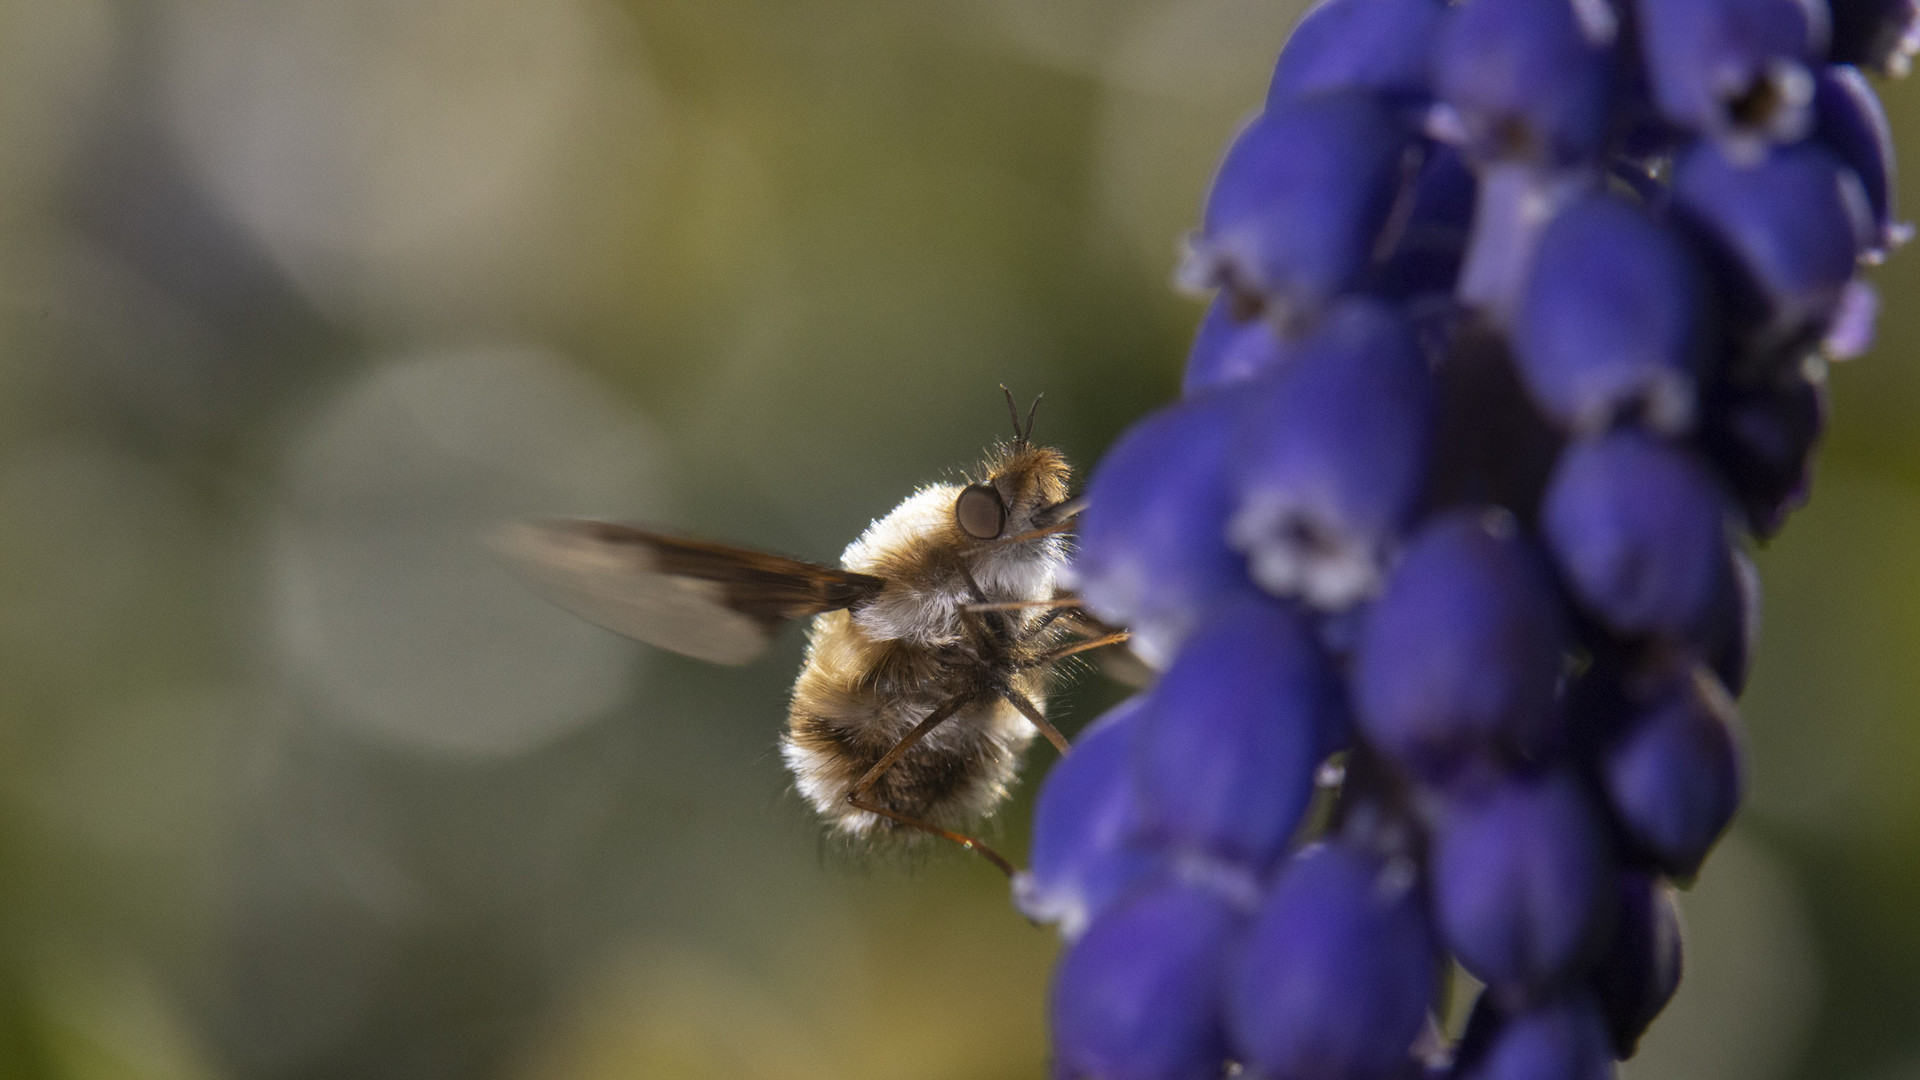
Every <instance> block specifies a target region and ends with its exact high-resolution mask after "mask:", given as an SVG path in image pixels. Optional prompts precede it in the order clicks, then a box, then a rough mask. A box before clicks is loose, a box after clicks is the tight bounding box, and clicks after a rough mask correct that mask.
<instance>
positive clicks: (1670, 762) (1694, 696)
mask: <svg viewBox="0 0 1920 1080" xmlns="http://www.w3.org/2000/svg"><path fill="white" fill-rule="evenodd" d="M1735 719H1736V718H1735V715H1734V707H1733V699H1732V698H1731V697H1729V696H1728V695H1727V691H1726V689H1725V688H1724V687H1722V686H1721V685H1720V683H1719V680H1717V679H1715V678H1714V677H1713V676H1712V675H1711V674H1709V673H1707V672H1705V671H1700V672H1696V673H1694V674H1693V675H1692V677H1689V678H1682V679H1680V680H1678V681H1677V683H1676V684H1675V685H1673V686H1671V687H1669V688H1667V690H1666V691H1665V693H1664V694H1662V695H1661V697H1660V699H1659V700H1657V701H1656V702H1655V703H1654V704H1653V705H1652V706H1651V707H1650V708H1648V709H1647V710H1646V711H1645V712H1644V713H1643V714H1642V715H1639V716H1636V717H1634V718H1633V719H1632V720H1631V721H1630V722H1629V726H1628V728H1627V730H1626V731H1625V732H1624V733H1622V734H1621V736H1620V737H1619V738H1618V739H1617V740H1615V741H1614V743H1613V745H1611V746H1609V747H1608V748H1607V750H1606V751H1605V756H1604V758H1603V759H1602V762H1601V773H1602V776H1603V778H1604V780H1605V783H1606V789H1607V799H1608V801H1609V802H1610V803H1611V804H1612V806H1613V812H1614V814H1615V816H1616V817H1618V818H1619V820H1620V823H1621V825H1622V826H1623V827H1624V830H1625V832H1626V833H1627V835H1628V836H1629V837H1631V838H1632V839H1633V841H1634V842H1635V843H1637V844H1639V845H1640V846H1641V847H1642V848H1644V849H1645V850H1646V851H1647V852H1648V853H1649V854H1651V855H1652V857H1653V859H1654V861H1655V862H1656V863H1657V864H1658V865H1659V866H1660V867H1661V868H1662V869H1664V870H1666V871H1668V872H1669V873H1672V874H1674V875H1677V876H1679V877H1692V876H1693V874H1694V873H1695V872H1696V871H1698V870H1699V869H1700V863H1701V861H1702V860H1704V859H1705V858H1706V857H1707V852H1708V851H1709V850H1710V849H1712V847H1713V844H1714V841H1716V840H1718V839H1720V834H1721V833H1722V832H1724V831H1725V830H1726V827H1727V823H1728V822H1730V821H1732V820H1733V812H1734V810H1735V809H1737V808H1738V807H1739V805H1740V794H1741V788H1742V786H1743V784H1742V775H1741V773H1742V770H1741V766H1740V746H1739V736H1738V735H1737V734H1736V732H1735V730H1734V724H1735Z"/></svg>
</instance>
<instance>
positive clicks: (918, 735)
mask: <svg viewBox="0 0 1920 1080" xmlns="http://www.w3.org/2000/svg"><path fill="white" fill-rule="evenodd" d="M967 701H968V696H967V695H964V694H962V695H956V696H955V697H954V698H953V699H952V700H951V701H948V702H947V703H946V704H944V705H942V706H940V707H939V708H937V709H935V710H933V711H932V712H930V713H928V714H927V718H926V719H925V720H922V721H920V722H919V723H918V724H915V725H914V728H913V730H912V731H909V732H907V733H906V734H905V735H902V736H901V737H900V741H899V742H897V743H894V744H893V748H892V749H890V750H888V751H887V752H886V753H885V754H882V755H881V756H880V760H879V761H876V762H874V763H873V767H872V768H870V769H868V770H867V771H866V773H865V774H863V775H862V776H861V777H860V779H858V780H856V781H854V784H853V787H852V788H851V789H850V790H848V792H847V805H848V806H851V807H853V808H854V809H856V810H864V811H866V812H867V813H869V814H877V815H879V816H880V817H883V818H886V819H887V820H889V821H892V822H895V823H896V824H900V825H905V826H906V827H907V828H910V829H918V830H919V831H921V832H923V833H927V834H929V835H932V836H937V837H939V838H940V839H942V840H948V841H951V842H953V843H955V844H958V845H960V846H961V847H963V848H966V849H967V850H968V851H972V852H975V853H976V854H978V855H979V856H980V857H981V858H983V859H985V860H987V861H988V862H990V863H992V864H993V865H994V866H996V867H998V868H999V870H1000V872H1001V873H1003V874H1005V875H1007V876H1008V877H1012V876H1013V864H1012V863H1010V862H1008V861H1007V860H1006V859H1005V858H1003V857H1002V856H1001V855H1000V853H999V852H997V851H995V850H993V849H992V848H990V847H988V846H987V845H986V844H985V843H983V842H981V841H980V840H979V839H977V838H975V837H972V836H968V835H966V834H965V833H958V832H954V831H953V830H951V829H943V828H941V827H940V826H938V825H935V824H933V823H932V822H930V821H923V820H921V819H919V818H916V817H913V816H912V815H909V814H903V813H901V812H899V811H898V810H893V809H890V808H888V807H885V806H882V805H880V804H879V803H878V802H876V801H875V800H874V799H873V797H872V796H873V789H874V788H875V787H876V786H878V785H879V783H880V778H881V777H883V776H885V775H887V771H888V770H889V769H892V768H893V767H894V766H895V765H897V764H899V763H900V759H901V758H903V757H906V756H907V752H908V751H910V750H912V749H913V748H914V746H915V745H916V744H918V743H919V742H920V740H921V739H924V738H926V737H927V733H928V732H930V731H932V730H933V729H934V728H937V727H939V726H940V725H941V724H943V723H945V722H946V721H947V720H948V719H950V718H951V717H952V716H953V714H954V713H956V712H959V711H960V706H962V705H964V704H966V703H967Z"/></svg>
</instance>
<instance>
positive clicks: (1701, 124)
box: [1635, 0, 1827, 152]
mask: <svg viewBox="0 0 1920 1080" xmlns="http://www.w3.org/2000/svg"><path fill="white" fill-rule="evenodd" d="M1635 7H1636V9H1637V11H1638V13H1639V16H1640V19H1639V22H1640V46H1641V51H1642V54H1643V56H1644V58H1645V64H1646V71H1647V78H1648V81H1649V82H1650V84H1651V86H1652V89H1653V97H1654V102H1655V104H1657V105H1658V106H1659V108H1660V111H1661V112H1662V113H1663V114H1664V115H1665V116H1666V117H1667V119H1669V120H1671V121H1672V122H1674V123H1675V124H1678V125H1680V126H1681V127H1683V128H1687V129H1689V130H1692V131H1695V132H1700V133H1703V134H1708V135H1713V136H1716V137H1718V138H1720V139H1721V140H1723V141H1726V142H1728V143H1729V144H1730V145H1734V146H1736V147H1742V146H1744V147H1754V146H1758V145H1761V144H1764V143H1790V142H1793V141H1794V140H1796V139H1799V138H1800V137H1801V136H1802V135H1804V134H1806V131H1807V127H1808V124H1809V123H1810V121H1811V119H1812V114H1811V104H1812V98H1813V77H1812V71H1811V69H1812V67H1813V65H1814V64H1815V63H1817V62H1818V60H1819V58H1820V53H1821V51H1822V50H1823V49H1824V48H1825V46H1826V36H1827V20H1826V11H1825V8H1826V5H1825V4H1822V3H1818V2H1817V0H1638V3H1637V4H1636V5H1635ZM1740 152H1752V151H1751V150H1750V149H1742V150H1741V151H1740Z"/></svg>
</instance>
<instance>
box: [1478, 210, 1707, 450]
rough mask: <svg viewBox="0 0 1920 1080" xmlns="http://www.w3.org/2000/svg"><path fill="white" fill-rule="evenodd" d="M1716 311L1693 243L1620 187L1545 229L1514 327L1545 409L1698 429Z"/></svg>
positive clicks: (1605, 421)
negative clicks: (1700, 384)
mask: <svg viewBox="0 0 1920 1080" xmlns="http://www.w3.org/2000/svg"><path fill="white" fill-rule="evenodd" d="M1716 315H1717V313H1716V312H1715V311H1714V308H1713V295H1712V293H1711V291H1710V290H1709V289H1708V286H1707V282H1706V275H1705V272H1704V271H1703V270H1702V269H1701V267H1700V263H1699V260H1698V259H1697V258H1696V257H1695V256H1694V254H1693V252H1692V251H1691V250H1689V249H1688V248H1687V246H1686V244H1685V243H1684V242H1683V241H1682V240H1681V239H1680V238H1679V237H1678V236H1675V235H1674V234H1673V233H1672V232H1671V231H1670V230H1668V229H1665V228H1663V227H1661V226H1660V225H1659V224H1658V223H1657V222H1655V221H1653V220H1652V219H1651V218H1650V217H1648V215H1647V213H1646V211H1645V210H1644V209H1642V208H1639V207H1636V206H1634V205H1633V204H1631V203H1629V202H1627V201H1626V200H1625V199H1621V198H1619V197H1616V196H1610V195H1600V194H1595V195H1589V196H1586V197H1584V198H1582V199H1580V200H1578V201H1577V202H1574V203H1573V204H1572V205H1570V206H1568V207H1567V208H1566V209H1565V210H1563V211H1561V213H1560V215H1559V216H1558V217H1556V218H1555V219H1554V221H1553V223H1552V224H1551V225H1549V226H1547V229H1546V231H1545V232H1544V233H1543V234H1542V235H1541V237H1540V246H1539V250H1538V252H1537V253H1536V254H1535V256H1534V260H1533V268H1532V272H1531V274H1530V275H1529V278H1528V281H1527V285H1526V288H1525V292H1524V293H1523V296H1522V299H1521V304H1520V310H1519V317H1518V319H1517V320H1516V322H1515V326H1514V344H1515V346H1516V349H1515V352H1516V355H1517V357H1518V359H1519V361H1520V371H1521V373H1522V374H1523V375H1524V376H1525V377H1526V380H1527V388H1528V390H1529V391H1530V392H1531V393H1532V395H1533V399H1534V401H1535V402H1536V403H1538V404H1539V406H1540V408H1541V409H1542V410H1543V411H1545V412H1547V413H1548V414H1550V415H1551V416H1552V417H1553V418H1554V419H1556V420H1558V421H1559V422H1560V423H1561V424H1562V425H1564V426H1565V427H1567V428H1568V429H1570V430H1572V431H1576V432H1583V433H1584V432H1594V431H1604V430H1606V429H1607V428H1608V427H1611V426H1612V425H1613V424H1614V422H1615V421H1616V420H1619V419H1622V418H1626V419H1632V420H1635V421H1638V422H1639V423H1641V424H1643V425H1645V426H1646V427H1647V428H1649V429H1651V430H1654V431H1658V432H1661V433H1663V434H1671V435H1678V434H1684V433H1685V432H1686V431H1688V430H1689V429H1691V428H1692V426H1693V420H1694V408H1695V400H1696V398H1697V396H1698V394H1697V390H1696V379H1697V375H1698V372H1699V370H1700V369H1701V368H1702V367H1704V366H1705V360H1706V356H1707V351H1708V348H1709V347H1710V345H1711V338H1710V336H1709V335H1710V333H1711V331H1712V329H1713V323H1714V320H1715V317H1716Z"/></svg>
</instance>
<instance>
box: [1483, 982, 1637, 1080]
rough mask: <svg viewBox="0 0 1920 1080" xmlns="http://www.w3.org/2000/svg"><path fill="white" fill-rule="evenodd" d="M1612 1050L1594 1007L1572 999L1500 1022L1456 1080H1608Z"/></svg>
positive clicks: (1576, 996) (1586, 1001)
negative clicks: (1483, 1046) (1480, 1051)
mask: <svg viewBox="0 0 1920 1080" xmlns="http://www.w3.org/2000/svg"><path fill="white" fill-rule="evenodd" d="M1613 1075H1614V1070H1613V1046H1612V1043H1611V1042H1609V1041H1608V1037H1607V1028H1606V1024H1605V1022H1604V1020H1603V1019H1602V1018H1601V1015H1600V1010H1599V1007H1598V1006H1597V1005H1596V1004H1595V1003H1594V1001H1593V999H1592V998H1591V997H1589V996H1588V995H1585V994H1573V995H1569V996H1567V997H1564V998H1562V999H1560V1000H1558V1001H1554V1002H1552V1003H1550V1004H1546V1005H1541V1006H1537V1007H1534V1008H1530V1009H1527V1010H1525V1011H1524V1012H1521V1013H1518V1014H1517V1015H1514V1016H1512V1017H1502V1018H1501V1019H1499V1020H1498V1021H1497V1027H1496V1029H1495V1030H1494V1031H1493V1033H1492V1034H1491V1035H1490V1036H1489V1037H1488V1042H1487V1045H1486V1049H1485V1050H1484V1052H1483V1053H1481V1054H1480V1055H1478V1056H1477V1057H1476V1058H1475V1059H1474V1060H1472V1061H1469V1062H1464V1063H1463V1064H1462V1067H1461V1068H1460V1069H1459V1070H1458V1076H1459V1078H1460V1080H1549V1078H1550V1080H1611V1078H1612V1077H1613Z"/></svg>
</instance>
